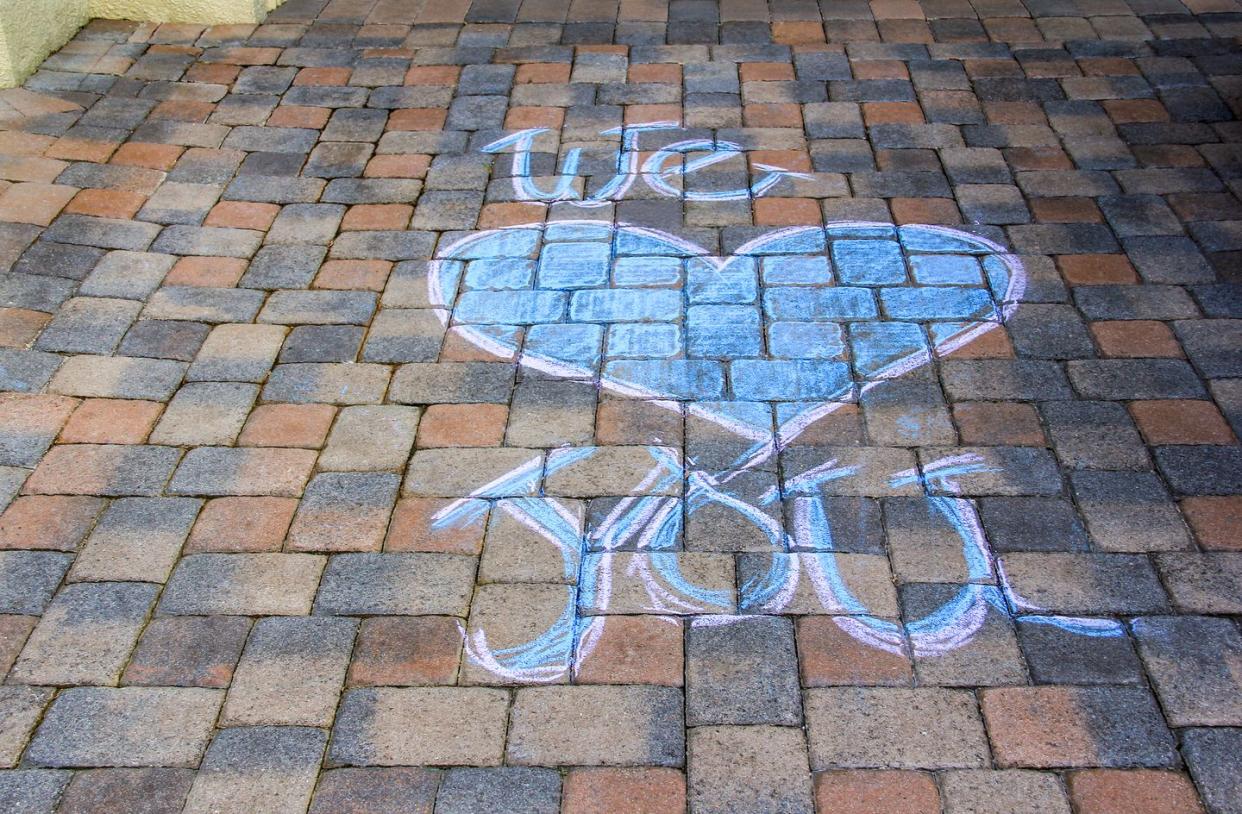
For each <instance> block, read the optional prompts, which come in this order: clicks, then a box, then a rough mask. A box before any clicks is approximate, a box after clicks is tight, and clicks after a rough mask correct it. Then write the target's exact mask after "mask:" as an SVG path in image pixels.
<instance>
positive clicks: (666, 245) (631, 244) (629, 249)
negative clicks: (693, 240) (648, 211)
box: [616, 228, 700, 257]
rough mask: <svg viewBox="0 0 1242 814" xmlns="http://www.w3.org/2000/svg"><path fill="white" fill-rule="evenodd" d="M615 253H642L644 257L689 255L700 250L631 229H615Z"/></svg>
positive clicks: (622, 254)
mask: <svg viewBox="0 0 1242 814" xmlns="http://www.w3.org/2000/svg"><path fill="white" fill-rule="evenodd" d="M616 246H617V254H618V255H620V256H624V255H642V256H644V257H691V256H693V255H695V254H700V252H692V251H688V250H687V249H685V248H684V247H682V246H679V245H677V244H674V243H670V242H668V241H667V240H661V239H660V238H658V237H655V236H653V235H650V234H647V233H645V232H638V231H635V230H633V229H624V228H623V229H619V230H618V231H617V241H616Z"/></svg>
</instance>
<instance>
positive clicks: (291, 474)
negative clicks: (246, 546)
mask: <svg viewBox="0 0 1242 814" xmlns="http://www.w3.org/2000/svg"><path fill="white" fill-rule="evenodd" d="M314 465H315V453H314V452H313V451H311V450H304V449H258V448H251V449H230V448H228V447H198V448H196V449H192V450H190V451H189V452H188V453H187V454H186V456H185V458H184V460H182V462H181V465H180V466H179V467H177V472H176V474H174V475H173V478H172V481H171V482H170V483H169V484H168V491H170V492H172V493H173V494H179V495H276V496H297V495H298V494H300V493H301V491H302V488H303V486H304V485H305V483H306V481H307V479H308V478H309V476H310V472H311V468H312V467H313V466H314Z"/></svg>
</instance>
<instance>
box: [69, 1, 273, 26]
mask: <svg viewBox="0 0 1242 814" xmlns="http://www.w3.org/2000/svg"><path fill="white" fill-rule="evenodd" d="M267 11H268V2H267V0H90V16H92V17H104V18H107V19H109V20H149V21H151V22H156V23H203V24H205V25H213V24H216V23H257V22H259V21H261V20H262V19H263V17H264V16H266V14H267Z"/></svg>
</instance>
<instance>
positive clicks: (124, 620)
mask: <svg viewBox="0 0 1242 814" xmlns="http://www.w3.org/2000/svg"><path fill="white" fill-rule="evenodd" d="M157 592H158V589H157V587H156V586H155V585H148V584H143V583H133V582H129V583H126V582H88V583H79V584H75V585H68V586H65V587H64V588H62V589H61V590H60V591H59V592H58V593H57V594H56V597H55V598H54V599H53V600H52V603H51V604H50V605H49V606H48V607H47V609H46V610H45V611H44V612H43V617H42V618H41V619H40V620H39V623H38V624H37V625H36V626H35V629H34V631H33V632H32V633H31V634H30V638H29V639H28V640H27V642H26V646H25V647H24V648H23V649H22V654H21V656H20V657H19V658H18V660H17V663H16V664H15V665H14V667H13V671H12V675H11V679H12V680H14V681H20V682H21V683H24V684H61V685H64V684H105V685H106V684H115V683H116V681H117V679H118V678H120V674H121V670H122V669H123V668H124V666H125V662H126V661H127V660H128V658H129V652H130V651H131V650H132V649H133V647H134V643H135V642H137V640H138V634H139V632H140V631H141V630H142V626H143V624H144V622H145V620H146V616H147V613H148V612H149V611H150V609H151V606H152V605H153V604H154V602H155V596H156V594H157Z"/></svg>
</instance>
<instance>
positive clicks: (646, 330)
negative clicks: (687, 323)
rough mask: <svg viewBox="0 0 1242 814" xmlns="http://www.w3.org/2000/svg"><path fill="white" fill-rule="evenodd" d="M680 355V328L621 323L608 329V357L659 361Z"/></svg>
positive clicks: (654, 324) (664, 325)
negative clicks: (631, 357) (628, 357)
mask: <svg viewBox="0 0 1242 814" xmlns="http://www.w3.org/2000/svg"><path fill="white" fill-rule="evenodd" d="M679 353H681V328H679V327H678V326H676V325H670V324H667V323H660V322H623V323H621V324H619V325H612V326H609V328H608V356H609V358H613V357H618V356H636V357H639V358H643V359H661V358H667V357H669V356H676V355H677V354H679Z"/></svg>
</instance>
